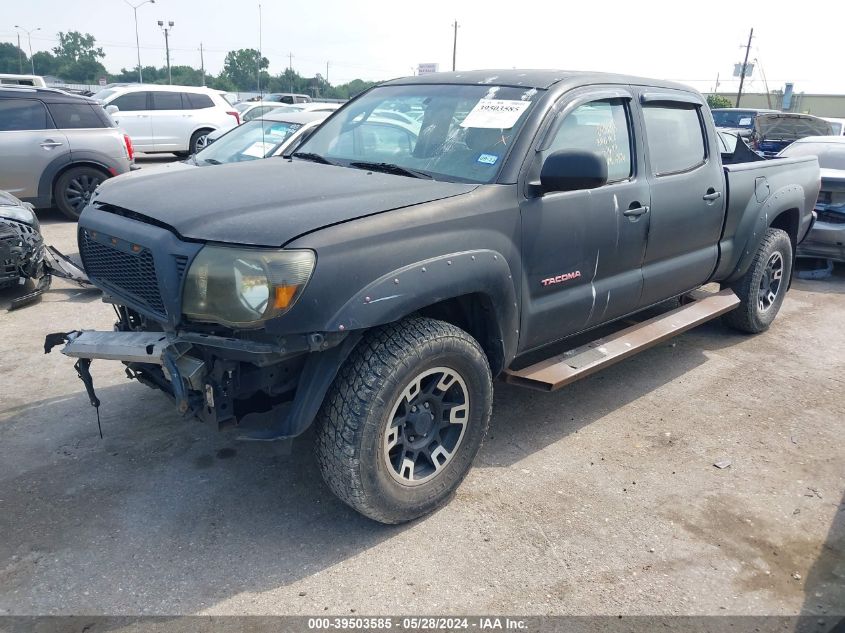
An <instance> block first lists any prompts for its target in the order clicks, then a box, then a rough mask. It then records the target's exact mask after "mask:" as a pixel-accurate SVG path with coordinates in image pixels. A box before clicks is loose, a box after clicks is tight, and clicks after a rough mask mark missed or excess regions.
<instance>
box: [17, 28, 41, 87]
mask: <svg viewBox="0 0 845 633" xmlns="http://www.w3.org/2000/svg"><path fill="white" fill-rule="evenodd" d="M15 28H16V29H20V30H21V31H23V32H24V33H26V41H27V42H28V43H29V63H30V67H31V68H32V74H33V75H34V74H35V60H34V59H32V34H33V33H35V32H36V31H40V30H41V27H40V26H39V27H36V28H34V29H29V30H28V29H25V28H23V27H22V26H18V25H17V24H15ZM20 36H21V35H20V31H19V32H18V39H20ZM18 55H20V53H19V54H18ZM18 61H19V62H20V56H19V57H18Z"/></svg>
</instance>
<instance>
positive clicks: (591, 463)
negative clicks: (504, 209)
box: [0, 212, 845, 615]
mask: <svg viewBox="0 0 845 633" xmlns="http://www.w3.org/2000/svg"><path fill="white" fill-rule="evenodd" d="M40 215H41V217H42V220H43V222H44V226H43V231H44V233H45V236H46V238H47V241H48V242H49V243H52V244H54V245H56V246H58V247H59V248H60V249H62V250H65V251H69V252H75V250H76V248H75V242H74V231H75V224H73V223H70V222H66V221H64V220H62V219H61V218H60V216H59V215H58V213H56V212H44V213H41V214H40ZM9 297H10V295H9V294H8V293H4V294H0V304H2V305H0V308H2V309H3V310H5V306H6V305H7V304H8V299H9ZM0 321H1V322H2V328H0V370H2V376H3V378H2V381H0V614H48V613H49V614H53V613H63V614H72V613H85V614H118V613H125V614H152V613H161V614H190V613H207V614H235V613H237V614H245V613H254V614H270V613H272V614H320V615H322V614H350V613H353V612H354V613H359V614H361V613H364V614H397V613H402V614H432V613H467V614H473V613H509V614H573V613H574V614H670V613H682V614H798V613H804V614H827V615H832V614H845V505H843V493H845V443H843V438H845V269H843V268H841V267H840V268H838V269H837V270H836V273H835V275H834V277H833V278H832V279H829V280H826V281H813V282H807V281H798V282H796V283H795V284H794V286H793V289H792V291H791V292H790V294H789V295H788V298H787V301H786V303H785V304H784V307H783V310H782V312H781V315H780V316H779V318H778V320H777V321H776V323H775V325H774V326H773V327H772V329H771V330H770V331H769V332H768V333H766V334H763V335H760V336H756V337H747V336H742V335H739V334H736V333H733V332H731V331H729V330H727V329H725V328H724V327H723V326H721V325H720V324H719V323H713V324H707V325H704V326H702V327H699V328H698V329H696V330H694V331H692V332H690V333H688V334H685V335H683V336H681V337H679V338H677V339H676V340H675V341H673V342H670V343H666V344H663V345H660V346H658V347H656V348H654V349H651V350H649V351H647V352H645V353H643V354H641V355H639V356H637V357H635V358H633V359H630V360H628V361H626V362H624V363H622V364H619V365H616V366H615V367H613V368H611V369H609V370H607V371H605V372H603V373H601V374H598V375H595V376H593V377H590V378H587V379H585V380H583V381H581V382H579V383H576V384H574V385H572V386H570V387H568V388H565V389H563V390H561V391H559V392H557V393H554V394H541V393H536V392H531V391H525V390H521V389H518V388H515V387H510V386H507V385H503V384H498V385H497V386H496V401H495V406H494V416H493V421H492V424H491V432H490V435H489V437H488V439H487V441H486V443H485V445H484V447H483V448H482V450H481V453H480V455H479V458H478V460H477V461H476V464H475V467H474V469H473V470H472V472H471V473H470V474H469V476H468V478H467V480H466V481H465V483H464V484H463V485H462V486H461V488H460V489H459V490H458V492H457V495H456V496H455V497H454V499H453V500H452V501H451V503H449V505H447V506H446V507H445V508H443V509H442V510H440V511H438V512H436V513H434V514H433V515H431V516H429V517H427V518H424V519H421V520H419V521H416V522H414V523H412V524H409V525H405V526H399V527H385V526H381V525H378V524H375V523H373V522H371V521H369V520H367V519H365V518H363V517H361V516H359V515H357V514H356V513H355V512H353V511H352V510H350V509H348V508H347V507H346V506H344V505H343V504H342V503H341V502H339V501H337V500H336V499H335V498H334V497H333V496H332V494H331V493H330V492H329V491H328V489H327V488H326V486H325V485H324V484H323V483H322V480H321V478H320V474H319V472H318V470H317V468H316V465H315V462H314V459H313V457H312V453H311V443H312V441H313V436H312V434H311V433H308V434H306V435H305V436H304V437H302V438H300V439H299V440H297V442H296V443H295V444H294V451H293V454H292V455H291V456H285V455H283V454H281V452H280V451H279V450H278V449H277V448H276V447H274V446H273V445H267V444H242V443H239V442H236V441H235V440H234V437H233V436H232V435H231V434H228V433H221V432H217V431H216V430H214V429H211V428H208V427H206V426H203V425H202V424H201V423H199V422H196V421H191V420H183V419H181V418H180V417H179V416H178V415H177V413H176V412H175V410H174V408H173V407H172V405H171V404H170V402H169V401H168V400H167V399H166V398H165V397H164V396H163V395H161V394H159V393H156V392H154V391H152V390H150V389H148V388H146V387H144V386H142V385H139V384H137V383H131V382H129V381H127V380H126V378H125V377H124V375H123V371H122V366H120V365H119V364H116V363H107V362H95V363H94V364H93V374H94V378H95V384H96V386H97V390H98V395H99V396H100V398H101V400H102V402H103V404H102V407H101V414H102V426H103V431H104V434H105V439H103V440H100V438H99V436H98V435H97V425H96V421H95V416H94V410H93V408H91V407H90V405H89V404H88V401H87V399H86V396H85V392H84V389H83V386H82V383H81V382H80V381H79V380H78V379H77V378H76V375H75V373H74V370H73V367H72V361H71V360H70V359H68V358H66V357H63V356H62V355H61V354H58V353H55V352H54V353H53V354H51V355H49V356H45V355H44V353H43V350H42V344H43V339H44V335H45V334H46V333H48V332H56V331H66V330H70V329H75V328H83V327H84V328H101V329H102V328H106V329H108V328H110V327H111V325H112V323H113V321H114V317H113V314H112V312H111V309H110V307H109V306H107V305H104V304H102V303H101V302H100V300H99V296H98V295H97V293H95V292H90V291H81V290H79V289H77V288H74V287H72V286H69V285H67V284H64V283H62V282H61V281H57V282H56V283H55V284H54V286H53V290H51V291H50V292H49V293H48V295H47V296H45V297H44V299H43V301H42V302H41V303H40V304H37V305H34V306H31V307H28V308H25V309H22V310H19V311H17V312H13V313H6V312H5V311H3V312H0ZM720 460H727V461H730V466H729V467H727V468H724V469H719V468H716V467H714V463H715V462H717V461H720Z"/></svg>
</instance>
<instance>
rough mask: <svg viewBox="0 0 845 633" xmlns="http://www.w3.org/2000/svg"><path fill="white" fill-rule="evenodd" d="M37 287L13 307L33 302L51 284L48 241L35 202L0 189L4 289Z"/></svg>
mask: <svg viewBox="0 0 845 633" xmlns="http://www.w3.org/2000/svg"><path fill="white" fill-rule="evenodd" d="M30 280H32V281H34V282H35V285H34V289H33V290H30V291H29V292H27V293H26V294H24V295H22V296H19V297H16V298H15V299H13V300H12V302H11V305H10V308H9V309H10V310H11V309H15V308H19V307H22V306H24V305H27V304H29V303H32V302H33V301H35V300H36V299H38V297H40V296H41V295H42V294H44V292H45V291H46V290H47V289H48V288H49V287H50V274H49V271H48V268H47V266H46V265H45V248H44V240H43V238H42V237H41V231H40V230H39V225H38V219H37V218H36V216H35V213H34V211H33V208H32V205H30V204H27V203H25V202H21V201H20V200H18V199H17V198H15V197H14V196H13V195H11V194H9V193H6V192H5V191H0V289H4V288H10V287H15V286H24V285H25V284H26V283H27V282H28V281H30Z"/></svg>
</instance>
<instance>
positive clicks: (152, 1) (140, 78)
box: [123, 0, 156, 84]
mask: <svg viewBox="0 0 845 633" xmlns="http://www.w3.org/2000/svg"><path fill="white" fill-rule="evenodd" d="M123 1H124V2H125V3H126V4H127V5H129V6H130V7H132V11H133V12H134V13H135V50H136V51H137V52H138V83H139V84H142V83H144V75H143V73H142V72H141V44H140V43H139V42H138V9H139V7H142V6H144V5H145V4H147V3H148V2H149V3H150V4H155V1H156V0H144V1H143V2H139V3H138V4H132V3H131V2H129V0H123Z"/></svg>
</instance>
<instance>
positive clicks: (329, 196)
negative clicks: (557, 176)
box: [93, 158, 478, 246]
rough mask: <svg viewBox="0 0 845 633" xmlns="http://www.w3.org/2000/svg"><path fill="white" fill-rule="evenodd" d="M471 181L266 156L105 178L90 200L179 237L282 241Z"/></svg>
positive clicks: (465, 188) (459, 189)
mask: <svg viewBox="0 0 845 633" xmlns="http://www.w3.org/2000/svg"><path fill="white" fill-rule="evenodd" d="M133 176H134V175H133ZM477 186H478V185H475V184H464V183H451V182H441V181H435V180H424V179H419V178H410V177H406V176H395V175H392V174H382V173H377V172H369V171H366V170H362V169H353V168H349V167H337V166H333V165H321V164H318V163H312V162H306V161H301V160H295V161H287V160H284V159H282V158H269V159H266V160H259V161H254V162H250V163H241V164H237V163H236V164H230V165H216V166H213V167H208V168H205V169H184V170H182V169H180V170H162V171H157V172H155V173H151V174H150V175H149V176H146V177H145V176H144V175H143V172H142V173H140V174H138V175H137V176H135V177H132V178H123V179H122V178H117V179H115V180H113V181H112V180H107V181H105V182H104V183H103V184H102V185H100V187H99V188H98V189H97V193H96V195H95V196H94V199H93V203H94V204H95V205H110V206H112V207H118V208H119V209H123V210H128V211H131V212H133V214H140V215H141V216H145V217H146V218H149V219H151V220H153V221H154V222H155V223H161V224H166V225H167V226H170V227H172V228H173V229H174V230H175V231H176V232H177V233H178V234H179V235H180V236H182V237H184V238H187V239H192V240H200V241H211V242H230V243H234V244H248V245H255V246H282V245H284V244H285V243H286V242H289V241H290V240H292V239H294V238H296V237H298V236H300V235H302V234H304V233H309V232H311V231H314V230H316V229H319V228H322V227H325V226H330V225H332V224H338V223H340V222H346V221H348V220H354V219H356V218H361V217H365V216H368V215H373V214H376V213H382V212H384V211H390V210H392V209H398V208H401V207H407V206H410V205H415V204H421V203H424V202H433V201H435V200H442V199H444V198H450V197H452V196H456V195H460V194H464V193H469V192H470V191H472V190H473V189H475V188H476V187H477ZM102 208H103V209H104V210H108V208H109V207H108V206H103V207H102Z"/></svg>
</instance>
